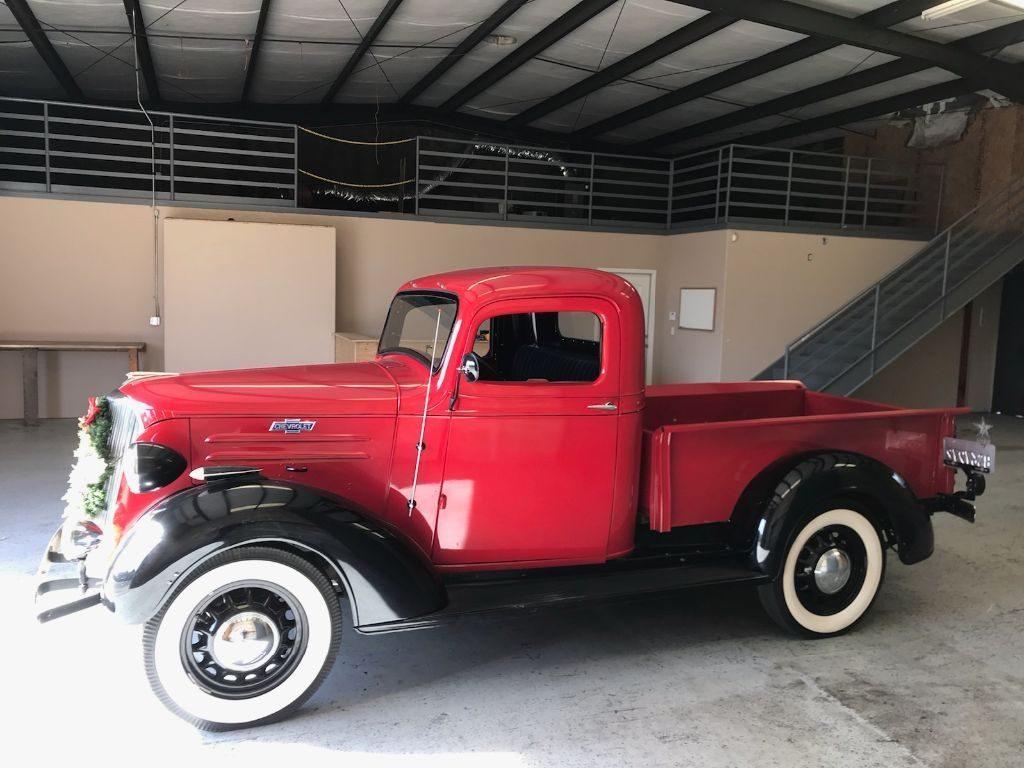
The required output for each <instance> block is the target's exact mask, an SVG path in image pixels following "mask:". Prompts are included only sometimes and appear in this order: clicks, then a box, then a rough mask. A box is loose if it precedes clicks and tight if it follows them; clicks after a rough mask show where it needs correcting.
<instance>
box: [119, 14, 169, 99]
mask: <svg viewBox="0 0 1024 768" xmlns="http://www.w3.org/2000/svg"><path fill="white" fill-rule="evenodd" d="M124 13H125V16H127V17H128V29H129V30H131V32H132V36H133V37H134V38H135V39H134V40H133V41H132V42H133V43H134V44H135V48H136V50H137V51H138V58H139V62H138V63H139V69H140V70H141V71H142V79H143V80H144V81H145V83H146V95H147V96H148V97H149V100H150V101H152V102H154V103H159V102H160V82H159V81H158V80H157V78H156V68H155V67H154V66H153V56H152V55H151V54H150V52H149V38H147V37H146V21H145V19H144V18H143V17H142V7H141V6H140V5H139V0H124ZM136 27H138V29H136Z"/></svg>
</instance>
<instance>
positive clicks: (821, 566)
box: [759, 505, 885, 637]
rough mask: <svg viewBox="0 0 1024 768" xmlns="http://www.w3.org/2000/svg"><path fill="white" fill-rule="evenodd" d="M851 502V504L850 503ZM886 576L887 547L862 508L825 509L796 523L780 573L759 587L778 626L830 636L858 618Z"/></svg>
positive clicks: (866, 608) (866, 610) (847, 627)
mask: <svg viewBox="0 0 1024 768" xmlns="http://www.w3.org/2000/svg"><path fill="white" fill-rule="evenodd" d="M848 506H853V505H848ZM884 577H885V547H884V546H883V544H882V539H881V536H880V535H879V532H878V529H877V528H876V527H875V525H874V523H872V521H871V520H870V519H869V518H868V517H867V515H865V514H864V513H863V512H861V511H858V510H856V509H850V508H847V505H844V506H842V507H839V506H837V507H836V508H832V509H826V510H825V511H823V512H821V513H819V514H817V515H814V516H812V517H810V518H809V519H807V520H806V521H804V522H803V524H802V525H801V526H799V527H798V528H797V530H796V531H795V533H794V534H793V536H792V537H791V540H790V542H789V545H788V547H787V548H786V552H785V560H784V562H783V565H782V569H781V571H780V573H779V574H778V578H776V579H775V581H774V582H772V583H771V584H765V585H762V586H761V587H759V594H760V597H761V603H762V604H763V605H764V607H765V610H766V611H767V612H768V615H769V616H771V618H772V619H773V620H774V621H775V622H776V623H777V624H779V625H780V626H782V627H783V628H785V629H788V630H790V631H791V632H794V633H796V634H800V635H803V636H806V637H831V636H833V635H838V634H842V633H843V632H846V631H848V630H849V629H851V628H852V627H853V626H854V625H856V624H857V622H859V621H860V620H861V619H862V618H863V617H864V615H865V614H866V613H867V612H868V609H869V608H870V607H871V606H872V604H873V603H874V601H875V598H876V597H877V596H878V592H879V589H880V588H881V586H882V580H883V579H884Z"/></svg>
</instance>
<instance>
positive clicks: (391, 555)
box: [103, 477, 446, 627]
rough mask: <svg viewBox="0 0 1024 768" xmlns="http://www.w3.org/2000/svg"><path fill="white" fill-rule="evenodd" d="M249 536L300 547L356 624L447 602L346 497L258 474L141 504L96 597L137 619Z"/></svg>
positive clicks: (252, 540) (421, 568) (403, 550)
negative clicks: (321, 568) (343, 598)
mask: <svg viewBox="0 0 1024 768" xmlns="http://www.w3.org/2000/svg"><path fill="white" fill-rule="evenodd" d="M256 543H276V544H278V545H281V546H286V547H290V548H292V549H298V550H300V551H305V552H308V553H311V554H313V555H314V557H316V558H319V559H320V560H322V561H324V562H326V563H327V564H329V567H330V569H331V570H333V571H334V573H335V574H336V576H337V579H336V580H337V581H340V582H341V584H342V585H343V586H344V589H345V592H346V594H347V595H348V598H349V602H350V609H351V611H352V619H353V624H354V625H355V626H356V627H360V626H363V625H367V624H377V623H381V622H392V621H398V620H401V619H408V618H415V617H418V616H423V615H426V614H428V613H432V612H434V611H437V610H439V609H440V608H442V607H444V605H445V602H446V599H445V593H444V589H443V587H442V586H441V583H440V580H439V579H438V578H437V577H436V576H435V575H434V574H433V573H432V572H431V570H430V569H429V568H428V567H427V566H426V564H424V563H423V562H422V561H421V560H420V559H419V558H417V557H416V556H415V555H414V554H413V553H412V550H411V549H410V548H409V547H407V546H406V545H404V544H403V543H402V542H401V541H399V540H398V539H397V538H395V537H394V536H393V535H392V534H391V533H389V532H388V531H387V530H386V529H384V528H383V527H382V526H380V525H379V524H377V523H375V522H373V521H372V520H371V519H370V518H369V517H368V516H366V515H365V514H362V513H360V512H358V511H355V508H354V505H351V504H349V503H348V502H346V501H345V500H343V499H340V498H337V497H333V496H330V495H329V494H324V493H322V492H320V491H317V490H315V489H312V488H309V487H307V486H302V485H298V484H295V483H289V482H280V481H277V480H267V479H265V478H262V477H256V478H252V477H249V478H245V479H241V478H239V479H237V480H235V481H233V482H231V483H224V482H218V483H215V484H211V485H203V486H197V487H195V488H190V489H188V490H185V491H181V492H179V493H177V494H174V495H172V496H169V497H168V498H166V499H164V500H162V501H161V502H160V503H159V504H158V505H157V506H155V507H154V508H153V509H151V510H149V511H148V512H147V513H146V514H145V515H144V516H143V517H142V518H140V519H139V520H138V521H137V522H136V523H135V524H134V525H132V526H131V528H129V530H128V532H127V534H126V536H125V540H124V541H123V542H122V544H121V545H120V546H119V548H118V550H117V552H116V553H115V555H114V557H113V559H112V561H111V565H110V568H109V570H108V572H107V576H106V578H105V580H104V584H103V599H104V602H105V603H106V604H107V606H108V607H109V608H111V609H112V610H113V611H114V613H115V615H117V616H118V617H119V618H120V619H122V620H124V621H126V622H128V623H140V622H144V621H146V620H148V619H149V618H150V617H152V616H153V615H155V614H156V613H157V611H159V610H160V608H161V607H162V606H163V604H164V603H165V602H166V600H167V599H168V598H169V597H170V595H171V593H172V591H173V590H174V589H175V588H176V587H177V586H178V585H179V584H181V582H182V579H184V578H186V577H187V576H188V574H189V573H190V572H191V571H192V570H193V569H194V568H196V567H197V566H198V565H199V564H201V563H202V562H203V561H205V560H206V559H208V558H209V557H211V556H213V555H214V554H216V553H217V552H221V551H223V550H225V549H230V548H232V547H238V546H242V545H245V544H256Z"/></svg>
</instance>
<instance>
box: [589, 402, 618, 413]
mask: <svg viewBox="0 0 1024 768" xmlns="http://www.w3.org/2000/svg"><path fill="white" fill-rule="evenodd" d="M618 407H619V406H617V405H616V404H615V403H597V404H595V405H588V406H587V408H589V409H590V410H592V411H614V410H617V409H618Z"/></svg>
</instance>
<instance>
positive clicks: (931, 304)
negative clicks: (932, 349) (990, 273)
mask: <svg viewBox="0 0 1024 768" xmlns="http://www.w3.org/2000/svg"><path fill="white" fill-rule="evenodd" d="M1021 237H1024V232H1021V233H1020V234H1018V235H1017V237H1015V238H1014V239H1013V240H1011V241H1010V242H1008V243H1007V244H1006V245H1004V246H1003V247H1002V248H1000V249H999V250H998V251H996V253H995V254H993V258H995V257H996V256H998V255H999V254H1001V253H1002V252H1003V251H1005V250H1006V249H1007V248H1009V247H1010V246H1011V245H1013V244H1014V243H1016V242H1018V241H1019V240H1020V239H1021ZM991 261H992V260H991V259H989V260H988V261H985V262H982V263H981V264H978V265H976V266H975V267H974V268H973V269H971V271H970V272H968V273H967V274H966V275H964V276H963V278H961V279H960V280H959V281H958V282H957V283H956V285H954V286H952V288H949V287H947V289H946V290H944V291H943V292H942V293H941V294H940V295H939V296H937V297H935V298H934V299H932V300H931V301H930V302H928V304H926V305H925V306H924V307H923V308H922V309H921V310H920V311H919V312H916V313H914V314H913V315H911V316H910V317H909V318H907V319H906V320H904V321H903V322H902V323H900V324H899V325H898V326H897V327H896V329H895V330H893V331H892V332H891V333H889V334H888V335H887V336H886V337H885V338H884V339H882V340H881V341H876V342H875V343H873V344H872V345H871V349H869V350H868V351H867V352H865V353H864V354H863V355H861V356H860V357H858V358H857V359H856V360H854V361H853V362H851V363H850V364H849V365H848V366H846V367H845V368H843V370H841V371H840V372H839V373H837V374H836V375H835V376H833V377H832V378H831V379H829V380H828V381H827V382H825V383H824V384H823V385H822V387H821V390H822V391H824V390H826V389H828V388H829V387H830V386H832V385H833V384H834V383H835V382H837V381H839V379H841V378H842V377H843V376H845V375H846V373H847V372H848V371H850V370H851V369H853V368H856V367H857V366H858V365H860V364H861V363H862V362H864V361H865V360H866V359H867V358H869V357H870V356H871V355H873V354H875V353H876V352H877V351H878V348H879V347H881V346H882V345H883V344H885V343H886V342H887V341H889V340H890V339H892V338H894V337H895V336H896V335H897V334H899V333H900V332H902V331H903V329H904V328H907V327H908V326H910V324H911V323H913V322H914V321H915V320H917V319H918V318H919V317H921V315H923V314H925V313H926V312H928V311H930V310H931V309H932V308H933V307H934V306H935V305H936V304H942V305H943V308H942V313H941V315H940V320H939V322H942V321H943V320H946V319H947V318H948V317H949V313H948V312H947V311H946V310H947V308H946V306H945V301H946V297H947V296H949V294H950V292H951V291H952V290H953V289H954V288H958V287H960V286H961V285H963V284H964V283H966V282H967V281H968V280H970V279H971V278H972V277H974V275H976V274H977V273H978V272H980V271H981V270H982V269H984V268H985V267H987V266H988V265H989V264H990V263H991ZM961 306H962V305H961ZM956 309H957V310H959V309H960V307H956ZM874 373H877V371H875V372H874ZM872 375H874V374H872Z"/></svg>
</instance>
